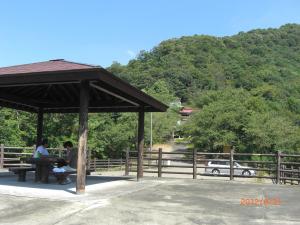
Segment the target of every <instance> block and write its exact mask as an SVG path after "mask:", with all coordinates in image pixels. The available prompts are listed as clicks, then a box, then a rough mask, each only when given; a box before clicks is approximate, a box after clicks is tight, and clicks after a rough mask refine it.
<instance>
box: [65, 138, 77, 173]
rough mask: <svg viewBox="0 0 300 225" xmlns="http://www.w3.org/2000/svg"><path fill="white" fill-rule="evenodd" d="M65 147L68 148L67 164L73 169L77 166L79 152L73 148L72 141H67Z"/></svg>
mask: <svg viewBox="0 0 300 225" xmlns="http://www.w3.org/2000/svg"><path fill="white" fill-rule="evenodd" d="M64 148H65V149H67V154H66V156H67V157H66V163H67V165H68V166H69V167H70V168H71V169H73V170H76V169H74V168H77V152H76V151H75V150H74V149H73V143H72V142H71V141H66V142H65V143H64Z"/></svg>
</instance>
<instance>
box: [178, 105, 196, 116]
mask: <svg viewBox="0 0 300 225" xmlns="http://www.w3.org/2000/svg"><path fill="white" fill-rule="evenodd" d="M192 113H193V109H192V108H186V107H183V108H182V109H181V110H180V111H179V114H180V115H181V116H187V117H189V116H190V115H191V114H192Z"/></svg>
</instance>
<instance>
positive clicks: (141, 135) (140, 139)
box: [137, 109, 145, 181]
mask: <svg viewBox="0 0 300 225" xmlns="http://www.w3.org/2000/svg"><path fill="white" fill-rule="evenodd" d="M144 123H145V112H144V110H143V109H142V110H141V111H140V112H139V123H138V162H137V180H138V181H139V180H140V178H142V177H143V155H144Z"/></svg>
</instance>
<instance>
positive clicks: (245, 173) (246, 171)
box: [242, 170, 251, 176]
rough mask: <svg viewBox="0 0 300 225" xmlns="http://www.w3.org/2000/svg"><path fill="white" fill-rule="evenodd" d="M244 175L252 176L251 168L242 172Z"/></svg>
mask: <svg viewBox="0 0 300 225" xmlns="http://www.w3.org/2000/svg"><path fill="white" fill-rule="evenodd" d="M242 175H243V176H251V173H250V171H249V170H244V171H243V173H242Z"/></svg>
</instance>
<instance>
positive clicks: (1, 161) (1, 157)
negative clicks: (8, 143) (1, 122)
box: [0, 144, 4, 169]
mask: <svg viewBox="0 0 300 225" xmlns="http://www.w3.org/2000/svg"><path fill="white" fill-rule="evenodd" d="M0 148H1V152H0V168H1V169H3V167H4V144H1V147H0Z"/></svg>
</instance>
